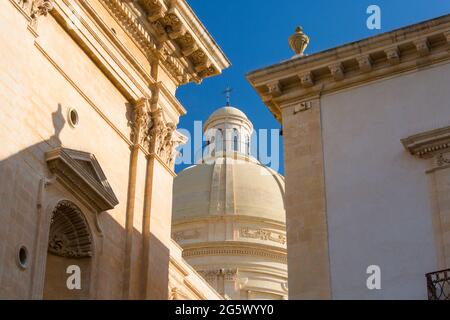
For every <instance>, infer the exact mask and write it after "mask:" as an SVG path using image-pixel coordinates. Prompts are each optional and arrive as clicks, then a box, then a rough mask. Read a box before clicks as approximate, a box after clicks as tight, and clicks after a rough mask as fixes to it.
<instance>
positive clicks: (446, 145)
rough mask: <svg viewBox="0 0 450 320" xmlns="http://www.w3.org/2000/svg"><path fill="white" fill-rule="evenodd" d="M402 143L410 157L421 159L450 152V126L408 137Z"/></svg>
mask: <svg viewBox="0 0 450 320" xmlns="http://www.w3.org/2000/svg"><path fill="white" fill-rule="evenodd" d="M402 143H403V145H404V146H405V148H406V149H407V150H408V151H409V152H410V153H411V154H412V155H414V156H416V157H419V158H423V159H429V158H433V157H434V156H436V155H440V154H442V153H446V152H450V126H449V127H444V128H439V129H435V130H431V131H427V132H423V133H419V134H416V135H413V136H410V137H408V138H406V139H403V140H402Z"/></svg>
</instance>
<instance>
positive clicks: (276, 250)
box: [172, 107, 288, 300]
mask: <svg viewBox="0 0 450 320" xmlns="http://www.w3.org/2000/svg"><path fill="white" fill-rule="evenodd" d="M204 131H205V141H206V142H207V143H206V146H205V150H204V151H205V152H203V150H202V157H201V158H200V159H199V163H198V164H197V165H194V166H192V167H190V168H187V169H185V170H183V171H182V172H180V173H179V174H178V176H177V177H176V178H175V180H174V188H173V216H172V237H173V239H174V240H175V241H176V242H177V243H178V244H179V245H180V246H181V247H182V248H183V258H184V259H185V260H186V261H187V262H188V263H189V264H191V266H192V267H194V269H195V270H196V271H197V272H198V273H199V274H201V275H202V276H203V277H204V278H205V279H206V280H207V281H208V283H209V284H210V285H212V286H213V287H214V288H215V289H216V290H217V292H219V293H220V294H222V295H223V296H224V297H228V298H231V299H246V300H247V299H251V300H253V299H286V298H287V290H288V289H287V249H286V222H285V221H286V217H285V207H284V193H285V192H284V178H283V177H282V176H281V175H280V174H278V173H276V172H275V171H273V170H271V169H269V168H267V167H265V166H264V165H262V164H261V163H260V162H259V161H258V160H256V159H255V158H253V157H252V156H251V155H250V154H251V152H250V151H251V148H250V146H251V136H252V132H253V126H252V124H251V122H250V121H249V120H248V118H247V117H246V116H245V114H244V113H243V112H242V111H240V110H239V109H236V108H233V107H224V108H220V109H218V110H217V111H215V112H214V113H213V114H212V115H211V116H210V117H209V119H208V121H207V122H206V124H205V128H204Z"/></svg>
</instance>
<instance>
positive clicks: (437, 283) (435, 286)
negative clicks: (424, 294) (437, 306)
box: [425, 269, 450, 300]
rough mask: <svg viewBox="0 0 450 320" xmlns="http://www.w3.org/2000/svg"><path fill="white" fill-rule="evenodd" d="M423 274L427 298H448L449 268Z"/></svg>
mask: <svg viewBox="0 0 450 320" xmlns="http://www.w3.org/2000/svg"><path fill="white" fill-rule="evenodd" d="M425 276H426V278H427V288H428V300H450V269H447V270H441V271H436V272H432V273H428V274H426V275H425Z"/></svg>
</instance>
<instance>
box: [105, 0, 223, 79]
mask: <svg viewBox="0 0 450 320" xmlns="http://www.w3.org/2000/svg"><path fill="white" fill-rule="evenodd" d="M100 1H101V2H102V3H103V4H104V5H105V7H106V8H107V9H108V10H109V12H110V13H111V14H112V15H113V16H114V17H115V18H116V19H117V20H118V21H119V22H120V23H121V24H122V25H123V26H124V29H125V30H126V31H127V32H128V34H129V36H130V37H132V38H133V39H135V41H136V43H137V44H138V45H139V46H140V47H141V49H142V50H143V51H144V52H145V53H146V54H147V56H148V57H149V58H151V59H158V60H160V61H161V62H162V64H163V65H164V67H165V68H166V69H167V70H168V71H169V73H170V74H171V76H172V77H173V78H174V79H176V82H177V85H181V84H185V83H188V82H191V81H194V82H197V83H199V82H201V81H202V79H204V78H207V77H210V76H214V75H217V74H220V73H221V71H222V70H223V69H225V68H228V67H229V65H230V63H229V61H228V60H227V58H226V57H225V55H224V54H223V52H222V51H221V50H220V48H219V47H218V46H217V44H216V43H215V41H214V40H213V39H212V37H211V35H210V34H209V33H208V32H207V30H206V29H205V28H204V26H203V25H202V24H201V22H200V21H199V20H198V18H197V17H196V16H195V14H194V13H193V12H192V10H191V9H190V8H189V6H188V5H187V4H186V2H185V1H184V0H179V1H171V2H170V4H169V5H166V4H165V2H163V1H159V0H138V1H136V2H132V3H130V2H125V1H123V0H100ZM169 44H170V45H169ZM173 48H179V49H180V50H179V52H177V51H176V50H174V49H173Z"/></svg>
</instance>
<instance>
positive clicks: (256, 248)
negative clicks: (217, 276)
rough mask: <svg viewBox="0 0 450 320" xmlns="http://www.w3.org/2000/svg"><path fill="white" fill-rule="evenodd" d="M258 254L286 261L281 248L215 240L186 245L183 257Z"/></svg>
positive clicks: (285, 254)
mask: <svg viewBox="0 0 450 320" xmlns="http://www.w3.org/2000/svg"><path fill="white" fill-rule="evenodd" d="M240 255H243V256H259V257H263V258H267V259H270V260H274V261H277V262H281V263H287V252H286V250H285V249H283V248H278V247H272V246H270V247H269V246H267V245H260V244H253V245H252V244H249V243H246V242H245V243H244V242H233V243H229V242H226V243H225V242H217V243H208V244H195V245H187V246H185V247H184V250H183V257H184V258H188V257H196V256H240Z"/></svg>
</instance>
